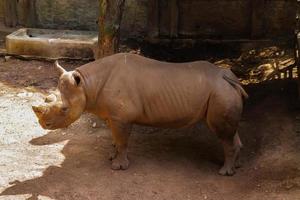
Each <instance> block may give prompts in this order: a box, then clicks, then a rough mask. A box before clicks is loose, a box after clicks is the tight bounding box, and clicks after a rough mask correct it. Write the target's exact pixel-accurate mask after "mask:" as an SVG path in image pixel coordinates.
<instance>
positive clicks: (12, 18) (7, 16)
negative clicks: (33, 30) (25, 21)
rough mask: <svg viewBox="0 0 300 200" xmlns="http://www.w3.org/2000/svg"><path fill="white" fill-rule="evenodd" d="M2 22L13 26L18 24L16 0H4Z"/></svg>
mask: <svg viewBox="0 0 300 200" xmlns="http://www.w3.org/2000/svg"><path fill="white" fill-rule="evenodd" d="M4 23H5V25H6V26H9V27H15V26H17V24H18V16H17V0H5V1H4Z"/></svg>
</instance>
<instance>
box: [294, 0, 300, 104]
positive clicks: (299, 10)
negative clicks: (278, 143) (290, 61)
mask: <svg viewBox="0 0 300 200" xmlns="http://www.w3.org/2000/svg"><path fill="white" fill-rule="evenodd" d="M299 33H300V0H297V5H296V26H295V64H296V66H297V75H298V101H300V66H299V65H300V55H299V41H298V34H299Z"/></svg>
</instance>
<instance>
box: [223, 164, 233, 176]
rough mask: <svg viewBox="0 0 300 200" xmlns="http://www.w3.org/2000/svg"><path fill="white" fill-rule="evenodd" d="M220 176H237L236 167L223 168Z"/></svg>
mask: <svg viewBox="0 0 300 200" xmlns="http://www.w3.org/2000/svg"><path fill="white" fill-rule="evenodd" d="M219 174H220V175H222V176H233V175H234V174H235V170H234V167H228V166H223V167H222V168H221V169H220V171H219Z"/></svg>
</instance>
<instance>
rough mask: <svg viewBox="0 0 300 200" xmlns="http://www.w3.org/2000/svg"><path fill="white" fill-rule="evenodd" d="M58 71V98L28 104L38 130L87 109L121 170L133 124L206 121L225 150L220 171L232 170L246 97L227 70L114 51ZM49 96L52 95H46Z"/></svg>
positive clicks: (114, 165) (60, 124)
mask: <svg viewBox="0 0 300 200" xmlns="http://www.w3.org/2000/svg"><path fill="white" fill-rule="evenodd" d="M55 65H56V67H57V69H58V70H59V72H60V77H59V81H58V90H59V92H60V95H59V97H60V98H59V100H54V101H49V99H48V103H47V104H43V105H39V106H33V107H32V108H33V111H34V112H35V114H36V116H37V118H38V120H39V124H40V125H41V126H42V127H43V128H44V129H50V130H53V129H58V128H64V127H67V126H69V125H70V124H72V123H73V122H74V121H75V120H77V119H78V118H79V117H80V115H81V114H82V113H83V112H85V111H87V112H89V113H93V114H95V115H97V116H98V117H99V118H101V119H103V120H105V121H107V123H108V126H109V127H110V129H111V132H112V138H113V143H114V144H115V152H116V153H115V154H114V156H113V157H112V169H115V170H118V169H127V168H128V166H129V160H128V157H127V146H128V145H127V144H128V139H129V135H130V130H131V127H132V125H133V124H140V125H146V126H154V127H168V128H180V127H187V126H191V125H194V124H196V123H198V122H200V121H203V122H206V124H207V126H208V127H209V129H210V130H211V131H212V132H214V133H216V135H217V136H218V137H219V138H220V140H221V142H222V144H223V148H224V154H225V161H224V166H223V167H222V168H221V169H220V171H219V174H221V175H233V174H234V173H235V168H236V164H237V162H238V157H239V152H240V148H241V147H242V143H241V141H240V138H239V135H238V132H237V128H238V123H239V121H240V119H241V114H242V109H243V100H244V99H245V98H247V97H248V95H247V93H246V92H245V90H244V89H243V88H242V86H241V84H240V82H239V80H238V79H237V77H236V76H235V75H234V74H233V73H232V72H231V71H230V70H229V69H222V68H219V67H217V66H215V65H213V64H211V63H209V62H206V61H195V62H186V63H169V62H161V61H157V60H153V59H149V58H146V57H143V56H140V55H135V54H128V53H118V54H114V55H111V56H108V57H105V58H102V59H99V60H96V61H94V62H90V63H88V64H85V65H83V66H80V67H78V68H76V69H75V70H74V71H66V70H65V69H63V67H61V66H60V65H59V64H58V62H56V63H55ZM52 99H53V98H52Z"/></svg>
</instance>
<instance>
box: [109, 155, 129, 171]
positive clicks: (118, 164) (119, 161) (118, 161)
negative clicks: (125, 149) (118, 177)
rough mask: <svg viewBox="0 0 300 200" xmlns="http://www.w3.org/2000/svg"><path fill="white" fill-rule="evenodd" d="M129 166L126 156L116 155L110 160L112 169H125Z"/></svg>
mask: <svg viewBox="0 0 300 200" xmlns="http://www.w3.org/2000/svg"><path fill="white" fill-rule="evenodd" d="M128 167H129V160H128V158H127V157H125V158H124V157H123V158H122V157H116V158H115V159H113V160H112V164H111V169H113V170H121V169H122V170H125V169H128Z"/></svg>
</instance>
